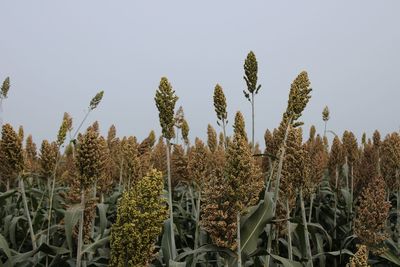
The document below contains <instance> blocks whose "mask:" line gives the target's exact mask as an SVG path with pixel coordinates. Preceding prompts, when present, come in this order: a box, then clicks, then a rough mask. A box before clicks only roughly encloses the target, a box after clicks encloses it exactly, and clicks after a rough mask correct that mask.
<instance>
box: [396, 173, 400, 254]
mask: <svg viewBox="0 0 400 267" xmlns="http://www.w3.org/2000/svg"><path fill="white" fill-rule="evenodd" d="M396 181H397V183H399V170H396ZM396 213H397V221H396V228H397V234H399V233H400V186H399V187H398V188H397V202H396ZM397 246H398V247H400V238H398V239H397Z"/></svg>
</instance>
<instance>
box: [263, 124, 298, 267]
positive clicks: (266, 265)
mask: <svg viewBox="0 0 400 267" xmlns="http://www.w3.org/2000/svg"><path fill="white" fill-rule="evenodd" d="M291 123H292V118H289V119H288V122H287V127H286V131H285V137H284V138H283V142H282V145H281V152H280V155H279V163H278V172H277V173H276V181H275V194H274V202H273V203H272V215H273V217H275V214H276V205H277V203H278V199H279V187H280V182H281V174H282V167H283V159H284V157H285V152H286V140H287V138H288V135H289V130H290V126H291ZM273 230H274V228H273V227H272V225H271V227H270V230H269V234H268V242H267V256H266V259H265V264H264V267H269V263H270V260H271V256H270V254H271V247H272V233H273Z"/></svg>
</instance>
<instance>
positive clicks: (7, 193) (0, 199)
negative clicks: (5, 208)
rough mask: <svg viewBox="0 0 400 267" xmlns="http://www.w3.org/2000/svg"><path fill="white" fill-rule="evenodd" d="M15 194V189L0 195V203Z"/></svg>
mask: <svg viewBox="0 0 400 267" xmlns="http://www.w3.org/2000/svg"><path fill="white" fill-rule="evenodd" d="M16 192H17V190H16V189H13V190H8V191H7V192H4V193H0V201H3V200H4V199H6V198H8V197H10V196H13V195H14V194H15V193H16Z"/></svg>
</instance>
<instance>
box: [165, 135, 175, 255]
mask: <svg viewBox="0 0 400 267" xmlns="http://www.w3.org/2000/svg"><path fill="white" fill-rule="evenodd" d="M166 152H167V172H168V205H169V218H170V220H171V223H170V227H171V229H170V230H171V247H172V255H171V256H172V259H175V257H176V255H175V254H176V248H175V233H174V209H173V206H172V185H171V162H170V141H169V140H168V139H167V151H166Z"/></svg>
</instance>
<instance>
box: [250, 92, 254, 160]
mask: <svg viewBox="0 0 400 267" xmlns="http://www.w3.org/2000/svg"><path fill="white" fill-rule="evenodd" d="M251 146H252V147H251V148H252V152H253V153H254V146H255V144H254V92H253V93H251Z"/></svg>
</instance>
